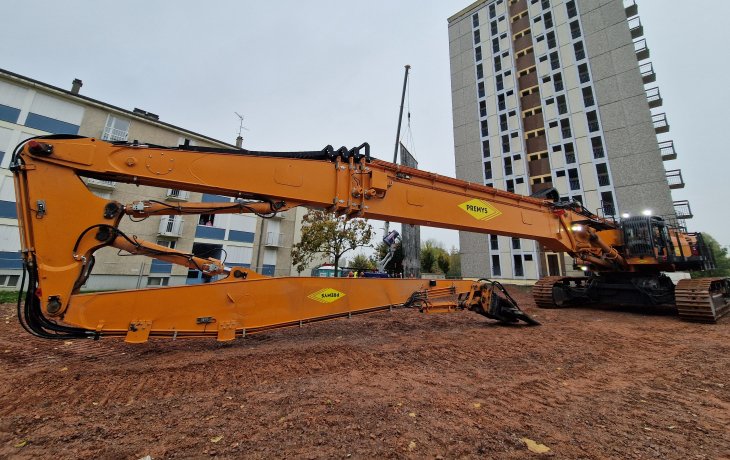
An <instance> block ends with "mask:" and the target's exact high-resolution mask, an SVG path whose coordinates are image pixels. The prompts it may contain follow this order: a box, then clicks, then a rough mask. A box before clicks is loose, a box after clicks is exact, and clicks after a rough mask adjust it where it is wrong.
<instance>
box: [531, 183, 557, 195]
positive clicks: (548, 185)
mask: <svg viewBox="0 0 730 460" xmlns="http://www.w3.org/2000/svg"><path fill="white" fill-rule="evenodd" d="M552 187H553V183H552V182H542V183H540V184H532V193H533V194H535V193H539V192H542V191H543V190H548V189H550V188H552Z"/></svg>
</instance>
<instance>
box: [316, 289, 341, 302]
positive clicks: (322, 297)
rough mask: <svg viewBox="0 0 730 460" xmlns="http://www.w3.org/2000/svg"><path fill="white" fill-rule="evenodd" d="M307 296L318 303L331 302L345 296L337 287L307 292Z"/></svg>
mask: <svg viewBox="0 0 730 460" xmlns="http://www.w3.org/2000/svg"><path fill="white" fill-rule="evenodd" d="M307 297H309V298H310V299H312V300H314V301H315V302H319V303H332V302H337V301H338V300H340V299H341V298H343V297H345V293H344V292H340V291H338V290H337V289H332V288H325V289H320V290H319V291H317V292H314V293H312V294H309V295H308V296H307Z"/></svg>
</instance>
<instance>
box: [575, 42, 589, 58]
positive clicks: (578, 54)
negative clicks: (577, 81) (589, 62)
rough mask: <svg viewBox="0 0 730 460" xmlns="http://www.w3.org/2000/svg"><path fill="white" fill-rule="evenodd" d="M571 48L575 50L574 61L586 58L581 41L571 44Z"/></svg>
mask: <svg viewBox="0 0 730 460" xmlns="http://www.w3.org/2000/svg"><path fill="white" fill-rule="evenodd" d="M573 49H574V50H575V60H576V61H582V60H583V59H585V58H586V50H585V48H584V47H583V42H577V43H575V44H574V45H573Z"/></svg>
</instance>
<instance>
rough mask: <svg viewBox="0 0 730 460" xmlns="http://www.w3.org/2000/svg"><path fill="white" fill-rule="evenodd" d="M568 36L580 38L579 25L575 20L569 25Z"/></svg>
mask: <svg viewBox="0 0 730 460" xmlns="http://www.w3.org/2000/svg"><path fill="white" fill-rule="evenodd" d="M570 35H572V36H573V38H580V23H579V22H578V21H577V20H576V21H573V22H571V23H570Z"/></svg>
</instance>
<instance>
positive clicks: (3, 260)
mask: <svg viewBox="0 0 730 460" xmlns="http://www.w3.org/2000/svg"><path fill="white" fill-rule="evenodd" d="M0 268H4V269H10V270H16V269H17V270H20V269H22V268H23V258H22V257H21V256H20V252H9V251H0Z"/></svg>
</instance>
